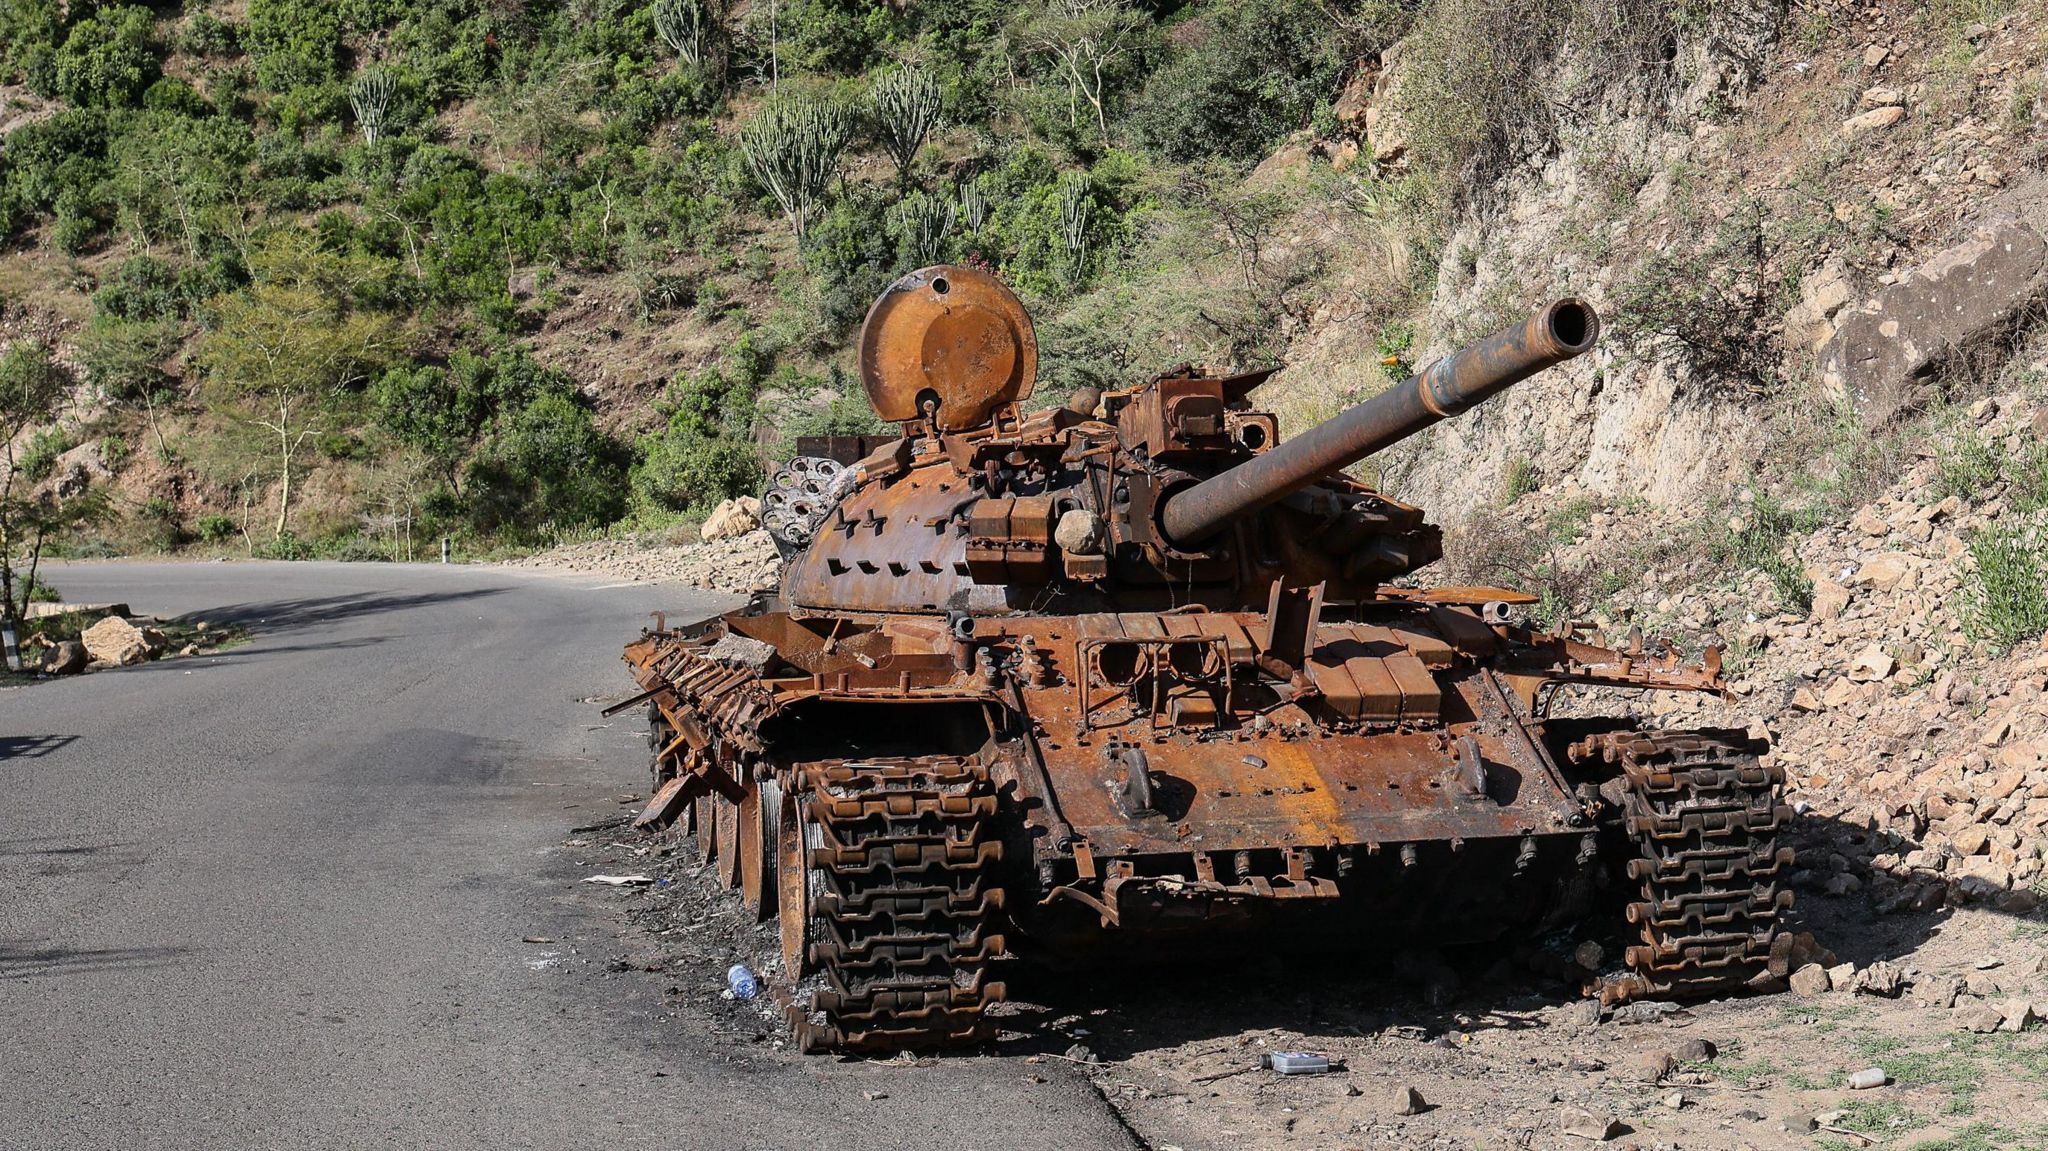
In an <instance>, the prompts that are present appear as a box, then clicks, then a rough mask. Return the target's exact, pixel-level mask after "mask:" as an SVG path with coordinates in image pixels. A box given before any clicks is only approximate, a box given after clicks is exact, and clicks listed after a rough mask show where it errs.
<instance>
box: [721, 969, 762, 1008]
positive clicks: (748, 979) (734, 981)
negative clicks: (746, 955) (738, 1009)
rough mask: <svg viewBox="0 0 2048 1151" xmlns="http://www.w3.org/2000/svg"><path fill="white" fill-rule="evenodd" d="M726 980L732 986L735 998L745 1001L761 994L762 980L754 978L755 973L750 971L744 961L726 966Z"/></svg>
mask: <svg viewBox="0 0 2048 1151" xmlns="http://www.w3.org/2000/svg"><path fill="white" fill-rule="evenodd" d="M725 982H726V985H727V986H728V987H731V988H732V997H733V998H734V999H738V1000H741V1001H745V1000H748V999H752V998H753V997H754V996H756V995H759V994H761V981H760V980H758V979H756V978H754V973H753V972H751V971H748V970H747V965H746V964H744V963H735V964H733V965H732V966H731V967H728V968H726V969H725Z"/></svg>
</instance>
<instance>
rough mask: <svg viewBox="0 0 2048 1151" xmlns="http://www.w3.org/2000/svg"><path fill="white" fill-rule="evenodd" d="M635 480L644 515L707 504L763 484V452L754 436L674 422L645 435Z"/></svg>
mask: <svg viewBox="0 0 2048 1151" xmlns="http://www.w3.org/2000/svg"><path fill="white" fill-rule="evenodd" d="M638 453H639V459H638V460H637V461H636V462H635V463H634V465H633V470H632V476H631V483H632V487H633V503H634V506H635V508H636V509H637V510H639V511H640V512H641V513H642V514H643V515H648V514H650V513H651V514H652V515H654V516H656V517H659V516H660V515H661V514H663V513H674V512H685V511H689V510H691V509H693V508H695V509H703V508H708V507H710V506H711V505H713V504H715V503H717V502H718V501H719V500H722V499H726V498H729V497H732V496H739V495H747V494H750V493H753V492H757V491H759V490H760V489H761V456H760V452H759V451H758V450H757V449H756V448H755V446H754V443H753V441H751V440H741V439H734V438H730V437H725V436H706V435H703V434H702V433H699V432H694V431H690V430H687V429H679V428H675V427H671V428H669V429H667V430H666V431H663V432H660V433H657V434H654V435H650V436H643V437H641V439H640V443H639V445H638Z"/></svg>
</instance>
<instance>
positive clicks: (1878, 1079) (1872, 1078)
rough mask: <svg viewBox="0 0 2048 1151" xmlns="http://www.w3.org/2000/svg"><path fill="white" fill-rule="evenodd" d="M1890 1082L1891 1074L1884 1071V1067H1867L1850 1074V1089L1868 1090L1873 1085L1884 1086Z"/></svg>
mask: <svg viewBox="0 0 2048 1151" xmlns="http://www.w3.org/2000/svg"><path fill="white" fill-rule="evenodd" d="M1890 1082H1891V1076H1889V1075H1886V1074H1885V1073H1884V1068H1882V1067H1866V1068H1864V1069H1863V1070H1861V1071H1858V1072H1857V1073H1856V1074H1854V1075H1851V1076H1849V1090H1851V1091H1868V1090H1870V1089H1871V1088H1873V1087H1882V1086H1884V1085H1885V1084H1887V1083H1890Z"/></svg>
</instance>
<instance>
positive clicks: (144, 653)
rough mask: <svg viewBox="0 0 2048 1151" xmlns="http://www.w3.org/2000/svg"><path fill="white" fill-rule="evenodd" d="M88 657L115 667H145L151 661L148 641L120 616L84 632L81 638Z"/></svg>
mask: <svg viewBox="0 0 2048 1151" xmlns="http://www.w3.org/2000/svg"><path fill="white" fill-rule="evenodd" d="M78 639H79V642H81V643H83V644H84V645H85V650H86V653H87V654H89V655H90V656H92V658H93V659H95V660H103V661H105V662H107V663H111V664H116V665H126V664H131V663H142V662H143V661H145V660H147V659H148V658H149V639H148V637H147V636H144V635H143V634H142V629H141V628H139V627H136V626H135V625H134V624H132V623H129V622H128V621H127V620H125V619H122V618H121V617H120V616H117V615H110V616H108V617H107V618H105V619H103V620H101V621H100V622H98V623H96V624H94V625H92V626H91V627H89V628H86V629H85V634H84V635H81V636H79V637H78Z"/></svg>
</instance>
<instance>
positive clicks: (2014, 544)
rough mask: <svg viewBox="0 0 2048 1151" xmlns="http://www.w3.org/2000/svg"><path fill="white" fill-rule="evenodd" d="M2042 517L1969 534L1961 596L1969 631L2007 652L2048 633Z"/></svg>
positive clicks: (2047, 566) (2047, 572)
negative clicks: (1967, 554)
mask: <svg viewBox="0 0 2048 1151" xmlns="http://www.w3.org/2000/svg"><path fill="white" fill-rule="evenodd" d="M2043 531H2044V528H2043V525H2042V523H2041V520H2040V517H2038V516H2029V517H2026V518H2024V519H2021V520H2018V521H2014V522H2007V521H1999V522H1994V523H1992V524H1990V525H1989V526H1987V527H1985V528H1984V529H1983V530H1981V531H1979V532H1977V533H1976V534H1974V535H1973V536H1971V537H1970V540H1969V545H1968V548H1969V562H1968V563H1967V564H1964V565H1963V566H1962V572H1961V574H1962V591H1961V594H1960V596H1959V601H1958V602H1959V604H1960V607H1961V612H1960V614H1961V617H1962V622H1963V631H1964V634H1966V635H1968V636H1969V637H1970V638H1972V639H1979V640H1986V641H1989V642H1990V643H1991V644H1993V645H1994V646H1996V647H1997V648H1998V649H1999V650H2001V651H2003V650H2006V649H2008V648H2011V647H2013V646H2014V645H2016V644H2020V643H2025V642H2028V641H2030V640H2035V639H2039V638H2040V636H2041V634H2042V633H2043V632H2048V562H2044V558H2043V551H2044V544H2043Z"/></svg>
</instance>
